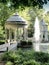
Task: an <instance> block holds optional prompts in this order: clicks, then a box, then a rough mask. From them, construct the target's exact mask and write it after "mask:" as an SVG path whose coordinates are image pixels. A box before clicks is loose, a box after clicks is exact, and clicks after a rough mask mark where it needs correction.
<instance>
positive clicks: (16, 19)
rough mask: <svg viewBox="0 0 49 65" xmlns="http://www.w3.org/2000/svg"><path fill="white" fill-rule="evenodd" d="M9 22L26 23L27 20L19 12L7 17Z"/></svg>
mask: <svg viewBox="0 0 49 65" xmlns="http://www.w3.org/2000/svg"><path fill="white" fill-rule="evenodd" d="M7 22H13V23H14V22H17V23H23V24H26V21H25V20H24V19H23V18H22V17H20V16H19V15H18V14H17V13H16V14H14V15H13V16H11V17H10V18H8V19H7Z"/></svg>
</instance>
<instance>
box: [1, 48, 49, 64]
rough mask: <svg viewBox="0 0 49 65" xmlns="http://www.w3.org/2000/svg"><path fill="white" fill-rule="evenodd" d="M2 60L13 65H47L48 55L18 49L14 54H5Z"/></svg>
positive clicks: (48, 62) (48, 61)
mask: <svg viewBox="0 0 49 65" xmlns="http://www.w3.org/2000/svg"><path fill="white" fill-rule="evenodd" d="M2 60H3V61H6V62H8V61H10V62H12V63H13V64H14V65H49V54H47V53H43V52H34V51H33V50H21V49H19V50H18V51H14V52H11V51H10V52H7V53H6V54H4V56H3V57H2Z"/></svg>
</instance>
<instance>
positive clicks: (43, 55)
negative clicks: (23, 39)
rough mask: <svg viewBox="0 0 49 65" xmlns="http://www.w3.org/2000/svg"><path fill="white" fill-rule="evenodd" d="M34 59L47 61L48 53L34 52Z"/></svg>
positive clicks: (48, 60)
mask: <svg viewBox="0 0 49 65" xmlns="http://www.w3.org/2000/svg"><path fill="white" fill-rule="evenodd" d="M34 59H35V60H36V61H39V62H43V63H45V62H49V54H47V53H43V52H35V53H34Z"/></svg>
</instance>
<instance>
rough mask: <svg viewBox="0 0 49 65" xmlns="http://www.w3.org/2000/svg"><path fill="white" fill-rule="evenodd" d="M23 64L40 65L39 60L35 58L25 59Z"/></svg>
mask: <svg viewBox="0 0 49 65" xmlns="http://www.w3.org/2000/svg"><path fill="white" fill-rule="evenodd" d="M23 65H40V63H39V62H36V61H35V60H30V61H25V62H24V63H23Z"/></svg>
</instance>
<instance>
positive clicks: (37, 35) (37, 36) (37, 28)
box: [34, 17, 40, 42]
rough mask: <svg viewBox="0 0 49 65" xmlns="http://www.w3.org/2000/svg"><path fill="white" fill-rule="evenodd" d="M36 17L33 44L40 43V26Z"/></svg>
mask: <svg viewBox="0 0 49 65" xmlns="http://www.w3.org/2000/svg"><path fill="white" fill-rule="evenodd" d="M39 23H40V22H39V20H38V17H36V19H35V24H34V38H35V42H40V24H39Z"/></svg>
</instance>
